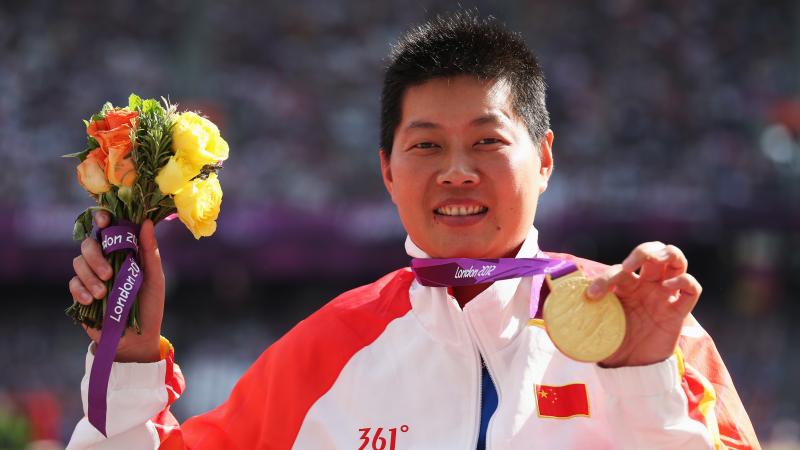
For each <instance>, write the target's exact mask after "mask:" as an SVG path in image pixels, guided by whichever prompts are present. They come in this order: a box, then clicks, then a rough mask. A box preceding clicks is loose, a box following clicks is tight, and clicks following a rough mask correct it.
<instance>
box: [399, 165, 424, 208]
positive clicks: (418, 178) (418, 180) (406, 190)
mask: <svg viewBox="0 0 800 450" xmlns="http://www.w3.org/2000/svg"><path fill="white" fill-rule="evenodd" d="M425 180H426V176H425V174H423V173H422V172H421V171H420V168H418V167H415V166H414V165H412V164H408V163H407V161H397V162H396V163H395V162H393V163H392V200H393V201H394V203H395V205H397V208H398V210H399V211H400V213H401V214H403V215H407V214H411V213H414V212H415V211H416V210H418V209H420V205H422V204H424V199H425V197H424V196H425V193H426V189H425Z"/></svg>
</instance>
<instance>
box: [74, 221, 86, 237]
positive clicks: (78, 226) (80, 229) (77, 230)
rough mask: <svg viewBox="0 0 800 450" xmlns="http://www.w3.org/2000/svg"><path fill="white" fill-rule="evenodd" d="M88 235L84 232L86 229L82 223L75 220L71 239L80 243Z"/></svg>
mask: <svg viewBox="0 0 800 450" xmlns="http://www.w3.org/2000/svg"><path fill="white" fill-rule="evenodd" d="M87 234H89V233H88V232H87V231H86V228H85V227H84V226H83V221H81V220H76V221H75V226H73V227H72V239H73V240H76V241H82V240H84V239H85V238H86V235H87Z"/></svg>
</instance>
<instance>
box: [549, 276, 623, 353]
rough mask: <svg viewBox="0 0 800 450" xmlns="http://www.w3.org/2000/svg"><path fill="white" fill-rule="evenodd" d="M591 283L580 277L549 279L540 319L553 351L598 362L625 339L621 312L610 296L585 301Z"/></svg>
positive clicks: (614, 299)
mask: <svg viewBox="0 0 800 450" xmlns="http://www.w3.org/2000/svg"><path fill="white" fill-rule="evenodd" d="M590 283H591V281H590V280H589V279H587V278H586V277H583V276H568V277H564V279H563V280H559V279H556V280H553V281H552V282H551V284H550V286H551V288H550V289H551V291H550V295H548V296H547V299H546V300H545V302H544V310H543V311H542V318H543V319H544V324H545V329H546V330H547V334H548V335H549V336H550V340H552V341H553V344H555V346H556V348H558V350H560V351H561V353H563V354H564V355H566V356H568V357H569V358H571V359H574V360H576V361H582V362H598V361H602V360H604V359H606V358H608V357H609V356H611V355H612V354H614V352H616V351H617V349H618V348H619V346H620V345H621V344H622V340H623V338H625V311H624V310H623V309H622V304H620V302H619V299H618V298H617V296H616V295H614V294H613V293H608V294H606V295H605V296H604V297H603V298H600V299H597V300H589V299H588V298H586V297H585V296H584V292H585V291H586V288H588V287H589V284H590Z"/></svg>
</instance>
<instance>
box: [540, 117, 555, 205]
mask: <svg viewBox="0 0 800 450" xmlns="http://www.w3.org/2000/svg"><path fill="white" fill-rule="evenodd" d="M554 138H555V135H554V134H553V130H547V132H545V134H544V136H542V140H541V141H539V155H540V157H539V159H540V161H541V166H540V167H539V176H540V177H541V180H542V181H541V184H540V185H539V193H540V194H541V193H542V192H544V191H545V189H547V182H548V181H549V180H550V175H552V174H553V139H554Z"/></svg>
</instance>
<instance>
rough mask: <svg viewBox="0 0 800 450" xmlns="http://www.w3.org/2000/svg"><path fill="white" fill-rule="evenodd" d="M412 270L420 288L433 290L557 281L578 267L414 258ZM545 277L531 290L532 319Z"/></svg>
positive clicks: (546, 262)
mask: <svg viewBox="0 0 800 450" xmlns="http://www.w3.org/2000/svg"><path fill="white" fill-rule="evenodd" d="M411 270H412V271H413V272H414V276H415V277H416V278H417V281H418V282H419V284H421V285H423V286H432V287H449V286H472V285H475V284H481V283H493V282H495V281H500V280H508V279H511V278H521V277H536V276H537V275H547V274H550V275H551V276H552V277H553V278H558V277H561V276H564V275H566V274H568V273H572V272H574V271H576V270H578V267H577V266H576V265H575V263H572V262H569V261H566V260H563V259H547V258H498V259H470V258H441V259H440V258H413V259H412V260H411ZM543 280H544V278H543V277H539V278H538V279H537V278H534V283H533V286H532V289H531V306H530V308H531V317H536V313H537V311H538V309H539V302H538V298H539V297H538V296H539V289H536V286H538V287H539V288H541V286H542V281H543Z"/></svg>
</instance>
